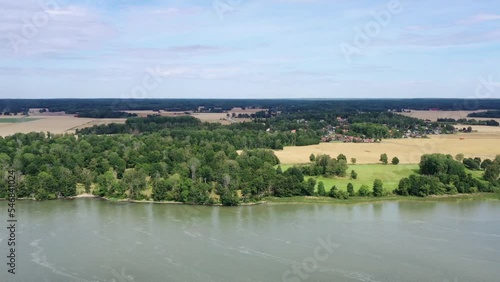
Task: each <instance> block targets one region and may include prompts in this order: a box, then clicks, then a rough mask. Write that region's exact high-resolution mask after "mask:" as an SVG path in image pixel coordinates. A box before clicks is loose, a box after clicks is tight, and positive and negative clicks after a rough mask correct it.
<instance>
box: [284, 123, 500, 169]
mask: <svg viewBox="0 0 500 282" xmlns="http://www.w3.org/2000/svg"><path fill="white" fill-rule="evenodd" d="M473 128H474V127H473ZM481 128H483V127H481ZM499 144H500V131H496V132H487V131H480V132H478V133H463V134H451V135H432V136H431V137H430V138H423V139H420V138H416V139H385V140H383V141H382V142H381V143H321V144H319V145H312V146H304V147H285V149H284V150H282V151H275V153H276V156H278V158H279V159H280V161H281V163H284V164H300V163H308V162H309V156H310V155H311V154H328V155H330V156H332V157H336V156H337V155H339V154H344V155H346V156H347V159H348V161H350V159H351V158H356V159H357V163H358V164H374V163H378V162H379V158H380V154H383V153H386V154H387V155H388V157H389V161H390V160H391V159H392V158H393V157H398V158H399V160H400V163H401V164H416V163H418V162H419V161H420V156H422V155H423V154H430V153H443V154H451V155H453V156H454V155H456V154H459V153H462V154H464V155H465V157H480V158H483V159H484V158H494V157H495V156H496V155H498V154H500V146H499Z"/></svg>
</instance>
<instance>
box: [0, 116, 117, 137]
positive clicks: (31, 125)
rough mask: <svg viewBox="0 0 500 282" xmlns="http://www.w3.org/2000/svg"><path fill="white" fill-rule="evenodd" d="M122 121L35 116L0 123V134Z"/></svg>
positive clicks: (59, 131) (68, 130)
mask: <svg viewBox="0 0 500 282" xmlns="http://www.w3.org/2000/svg"><path fill="white" fill-rule="evenodd" d="M112 122H115V123H124V122H125V119H92V118H77V117H74V116H72V115H64V116H37V118H36V119H31V120H30V121H27V122H16V123H0V136H8V135H13V134H15V133H30V132H51V133H54V134H63V133H74V132H75V130H76V129H77V128H84V127H91V126H94V125H97V124H108V123H112Z"/></svg>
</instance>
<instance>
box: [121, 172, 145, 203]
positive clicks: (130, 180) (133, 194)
mask: <svg viewBox="0 0 500 282" xmlns="http://www.w3.org/2000/svg"><path fill="white" fill-rule="evenodd" d="M123 182H124V183H125V184H126V185H127V188H128V190H129V192H130V198H131V199H134V200H140V199H142V196H141V192H142V191H143V190H144V189H146V185H147V182H146V174H145V173H144V171H142V170H137V169H129V170H127V171H125V173H124V174H123Z"/></svg>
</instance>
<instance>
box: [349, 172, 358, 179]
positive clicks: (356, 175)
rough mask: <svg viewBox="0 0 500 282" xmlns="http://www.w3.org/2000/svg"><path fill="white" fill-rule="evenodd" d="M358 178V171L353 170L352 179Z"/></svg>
mask: <svg viewBox="0 0 500 282" xmlns="http://www.w3.org/2000/svg"><path fill="white" fill-rule="evenodd" d="M357 178H358V173H357V172H356V171H354V170H351V179H357Z"/></svg>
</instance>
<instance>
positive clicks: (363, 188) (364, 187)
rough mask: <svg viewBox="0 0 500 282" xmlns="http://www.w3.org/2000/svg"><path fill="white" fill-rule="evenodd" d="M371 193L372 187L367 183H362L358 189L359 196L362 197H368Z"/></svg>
mask: <svg viewBox="0 0 500 282" xmlns="http://www.w3.org/2000/svg"><path fill="white" fill-rule="evenodd" d="M370 194H371V193H370V188H369V187H368V186H367V185H365V184H363V185H361V187H360V188H359V190H358V196H360V197H368V196H370Z"/></svg>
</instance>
